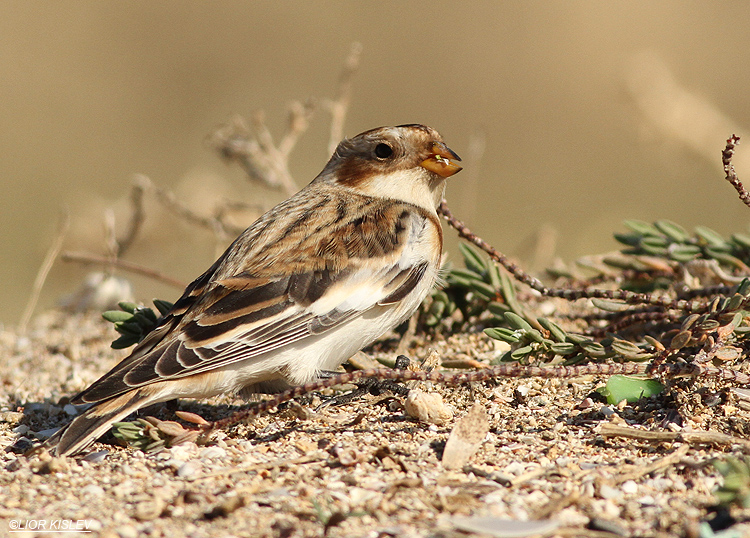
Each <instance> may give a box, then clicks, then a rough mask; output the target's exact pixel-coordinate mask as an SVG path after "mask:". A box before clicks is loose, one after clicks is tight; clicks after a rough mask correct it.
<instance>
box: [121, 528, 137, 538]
mask: <svg viewBox="0 0 750 538" xmlns="http://www.w3.org/2000/svg"><path fill="white" fill-rule="evenodd" d="M117 534H119V535H120V538H138V529H136V528H135V527H133V526H132V525H122V526H120V527H119V528H118V529H117Z"/></svg>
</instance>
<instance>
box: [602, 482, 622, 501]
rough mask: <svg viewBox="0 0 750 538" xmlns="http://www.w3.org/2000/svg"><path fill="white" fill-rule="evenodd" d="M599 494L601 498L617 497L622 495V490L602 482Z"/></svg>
mask: <svg viewBox="0 0 750 538" xmlns="http://www.w3.org/2000/svg"><path fill="white" fill-rule="evenodd" d="M599 496H600V497H601V498H602V499H619V498H620V497H622V492H621V491H620V490H619V489H617V488H613V487H612V486H608V485H606V484H604V485H603V486H601V487H600V488H599Z"/></svg>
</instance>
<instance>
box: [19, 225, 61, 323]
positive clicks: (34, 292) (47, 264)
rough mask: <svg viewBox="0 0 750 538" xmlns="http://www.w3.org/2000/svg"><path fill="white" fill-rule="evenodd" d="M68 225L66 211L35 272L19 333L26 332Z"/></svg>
mask: <svg viewBox="0 0 750 538" xmlns="http://www.w3.org/2000/svg"><path fill="white" fill-rule="evenodd" d="M69 227H70V215H68V213H67V211H66V212H65V213H63V214H62V216H61V217H60V223H59V225H58V228H57V235H56V236H55V240H54V241H53V242H52V245H50V247H49V250H48V251H47V255H46V256H45V257H44V261H43V262H42V265H41V266H40V267H39V271H38V272H37V274H36V278H35V279H34V286H33V288H32V289H31V296H30V297H29V301H28V302H27V303H26V308H24V310H23V314H22V315H21V321H20V322H19V324H18V332H19V333H21V334H23V333H25V332H26V327H27V326H28V324H29V321H30V320H31V316H32V314H33V313H34V309H35V308H36V304H37V302H39V295H40V294H41V292H42V287H43V286H44V282H45V281H46V280H47V275H49V272H50V270H51V269H52V266H53V265H54V263H55V260H56V259H57V256H58V254H60V250H61V249H62V245H63V241H64V239H65V234H67V233H68V228H69Z"/></svg>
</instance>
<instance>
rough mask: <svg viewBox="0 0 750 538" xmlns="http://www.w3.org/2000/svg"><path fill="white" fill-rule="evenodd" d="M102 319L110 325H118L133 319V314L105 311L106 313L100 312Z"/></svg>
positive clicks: (120, 311)
mask: <svg viewBox="0 0 750 538" xmlns="http://www.w3.org/2000/svg"><path fill="white" fill-rule="evenodd" d="M102 317H103V318H104V319H106V320H107V321H109V322H111V323H118V322H123V321H130V320H131V319H133V314H132V313H130V312H123V311H122V310H107V311H106V312H102Z"/></svg>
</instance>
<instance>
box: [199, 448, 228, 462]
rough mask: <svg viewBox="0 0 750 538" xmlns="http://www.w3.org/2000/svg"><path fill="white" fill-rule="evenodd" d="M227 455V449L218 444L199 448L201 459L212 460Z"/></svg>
mask: <svg viewBox="0 0 750 538" xmlns="http://www.w3.org/2000/svg"><path fill="white" fill-rule="evenodd" d="M226 455H227V451H226V450H224V449H223V448H220V447H218V446H210V447H208V448H204V449H203V450H201V453H200V458H201V459H202V460H212V459H217V458H224V457H226Z"/></svg>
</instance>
